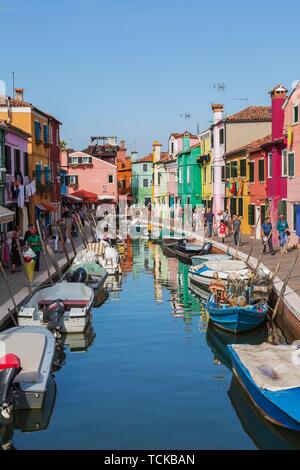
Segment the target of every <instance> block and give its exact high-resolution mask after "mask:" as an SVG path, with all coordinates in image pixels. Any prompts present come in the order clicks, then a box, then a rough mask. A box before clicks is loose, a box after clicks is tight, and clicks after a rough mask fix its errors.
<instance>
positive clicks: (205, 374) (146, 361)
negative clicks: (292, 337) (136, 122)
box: [1, 241, 300, 450]
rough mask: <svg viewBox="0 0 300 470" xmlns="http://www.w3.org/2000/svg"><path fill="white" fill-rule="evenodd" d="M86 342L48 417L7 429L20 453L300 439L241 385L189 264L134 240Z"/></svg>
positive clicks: (63, 363)
mask: <svg viewBox="0 0 300 470" xmlns="http://www.w3.org/2000/svg"><path fill="white" fill-rule="evenodd" d="M109 288H110V290H111V292H110V294H109V298H108V299H107V301H106V302H105V303H104V304H103V305H102V306H101V307H99V308H96V309H94V311H93V320H92V328H91V329H89V330H88V332H87V333H86V335H75V336H67V337H66V338H64V339H63V344H62V345H61V351H60V357H59V360H60V366H59V367H57V371H56V372H55V383H56V391H55V389H53V390H52V391H50V392H51V393H49V396H48V397H47V403H45V407H44V409H43V410H42V411H38V412H33V411H32V412H28V413H17V414H16V415H15V416H14V422H13V423H12V424H11V426H7V427H6V428H3V427H2V429H1V436H2V440H3V442H11V446H13V447H15V448H17V449H120V450H121V449H256V448H261V449H286V448H300V439H299V437H298V436H297V435H294V434H293V433H289V432H283V431H280V430H279V429H278V428H276V427H273V426H271V425H270V424H267V423H266V421H265V420H263V419H262V418H261V417H260V416H259V415H258V414H257V413H256V411H255V410H254V409H253V407H252V405H250V403H249V401H248V399H247V398H246V397H245V395H244V393H243V392H242V390H241V388H240V386H239V384H238V383H236V381H235V380H234V379H233V377H232V372H231V370H230V359H229V357H228V354H227V351H226V344H230V343H231V342H236V341H241V342H243V341H244V342H252V343H253V344H259V343H261V342H263V341H265V340H270V333H268V329H267V327H266V326H263V327H262V328H259V329H258V330H255V331H253V332H251V333H248V334H246V336H239V337H232V336H231V335H229V334H227V333H224V332H222V331H221V330H219V329H218V328H215V327H213V325H211V324H209V323H208V318H207V315H206V312H205V310H204V309H203V306H202V304H201V302H200V300H199V299H198V298H197V297H195V296H193V295H192V293H191V292H190V291H189V287H188V266H186V265H184V264H182V263H180V262H179V261H178V260H177V259H172V258H167V257H165V256H164V255H163V253H162V250H161V247H160V245H158V244H153V243H151V242H148V241H134V242H133V243H132V245H131V246H130V247H129V250H128V255H127V258H126V260H125V261H124V263H123V276H122V280H121V281H120V282H116V281H115V282H114V283H111V284H110V286H109Z"/></svg>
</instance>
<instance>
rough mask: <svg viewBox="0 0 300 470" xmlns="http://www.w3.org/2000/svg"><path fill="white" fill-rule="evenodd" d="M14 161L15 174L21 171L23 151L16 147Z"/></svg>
mask: <svg viewBox="0 0 300 470" xmlns="http://www.w3.org/2000/svg"><path fill="white" fill-rule="evenodd" d="M14 163H15V175H17V174H18V173H20V172H21V152H20V150H19V149H14Z"/></svg>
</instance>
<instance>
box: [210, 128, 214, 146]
mask: <svg viewBox="0 0 300 470" xmlns="http://www.w3.org/2000/svg"><path fill="white" fill-rule="evenodd" d="M210 144H211V148H212V149H213V148H214V133H213V132H212V133H211V139H210Z"/></svg>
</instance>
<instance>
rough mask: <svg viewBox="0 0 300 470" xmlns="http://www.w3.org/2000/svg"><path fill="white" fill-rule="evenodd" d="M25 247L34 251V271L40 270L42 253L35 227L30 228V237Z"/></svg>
mask: <svg viewBox="0 0 300 470" xmlns="http://www.w3.org/2000/svg"><path fill="white" fill-rule="evenodd" d="M27 245H28V246H30V248H31V249H32V251H34V254H35V267H34V270H35V271H39V270H40V256H41V251H42V242H41V237H40V236H39V234H38V233H37V230H36V228H35V227H32V229H31V235H30V236H29V237H28V239H27Z"/></svg>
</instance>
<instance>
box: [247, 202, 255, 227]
mask: <svg viewBox="0 0 300 470" xmlns="http://www.w3.org/2000/svg"><path fill="white" fill-rule="evenodd" d="M254 211H255V206H254V205H253V204H249V206H248V224H249V225H255V223H254Z"/></svg>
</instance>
